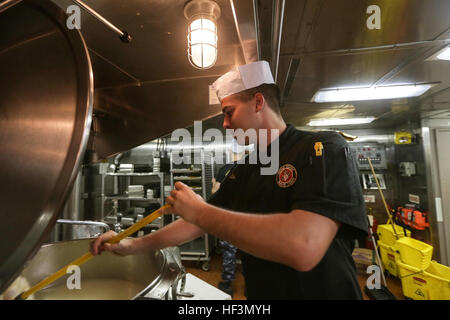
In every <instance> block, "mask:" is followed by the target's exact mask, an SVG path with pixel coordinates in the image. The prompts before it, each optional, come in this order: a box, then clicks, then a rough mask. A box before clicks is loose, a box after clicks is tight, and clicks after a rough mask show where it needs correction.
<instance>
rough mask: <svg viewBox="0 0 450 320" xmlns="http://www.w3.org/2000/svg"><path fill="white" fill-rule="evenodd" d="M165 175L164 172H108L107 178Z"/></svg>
mask: <svg viewBox="0 0 450 320" xmlns="http://www.w3.org/2000/svg"><path fill="white" fill-rule="evenodd" d="M162 174H164V173H163V172H107V173H105V175H106V176H136V177H148V176H157V177H159V176H160V175H162Z"/></svg>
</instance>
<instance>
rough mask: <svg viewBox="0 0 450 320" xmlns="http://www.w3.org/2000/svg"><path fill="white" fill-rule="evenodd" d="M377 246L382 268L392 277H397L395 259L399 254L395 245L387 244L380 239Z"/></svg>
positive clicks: (397, 258)
mask: <svg viewBox="0 0 450 320" xmlns="http://www.w3.org/2000/svg"><path fill="white" fill-rule="evenodd" d="M378 246H379V248H380V258H381V262H382V263H383V267H384V269H385V270H387V271H388V272H389V273H390V274H391V275H393V276H394V277H398V269H397V260H399V259H400V255H399V254H398V252H396V250H395V246H389V245H387V244H385V243H384V242H382V241H378Z"/></svg>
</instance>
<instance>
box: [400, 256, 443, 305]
mask: <svg viewBox="0 0 450 320" xmlns="http://www.w3.org/2000/svg"><path fill="white" fill-rule="evenodd" d="M397 266H398V270H399V275H400V279H401V282H402V289H403V295H404V296H405V297H408V298H411V299H414V300H450V268H449V267H447V266H444V265H442V264H439V263H437V262H436V261H431V262H430V264H429V266H428V268H427V269H426V270H421V269H418V268H415V267H413V266H410V265H408V264H405V263H403V262H401V261H397Z"/></svg>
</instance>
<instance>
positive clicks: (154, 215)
mask: <svg viewBox="0 0 450 320" xmlns="http://www.w3.org/2000/svg"><path fill="white" fill-rule="evenodd" d="M169 207H170V204H166V205H165V206H162V207H161V208H159V209H158V210H156V211H155V212H153V213H152V214H149V215H148V216H147V217H145V218H144V219H142V220H139V221H138V222H136V223H135V224H133V225H132V226H131V227H129V228H128V229H126V230H124V231H122V232H121V233H119V234H118V235H117V236H115V237H113V238H111V239H109V240H108V241H107V242H108V243H118V242H119V241H120V240H122V239H124V238H126V237H128V236H130V235H132V234H133V233H135V232H136V231H138V230H139V229H141V228H142V227H144V226H146V225H147V224H149V223H150V222H152V221H153V220H155V219H157V218H159V217H160V216H161V213H160V211H161V210H163V209H165V208H169ZM92 257H94V256H93V255H92V253H90V252H88V253H86V254H84V255H83V256H81V257H79V258H78V259H76V260H74V261H72V262H71V263H69V264H68V265H66V266H65V267H63V268H61V269H59V270H58V271H56V272H55V273H54V274H52V275H51V276H48V277H47V278H45V279H44V280H42V281H41V282H39V283H38V284H36V285H35V286H33V287H32V288H30V289H28V290H27V291H25V292H23V293H22V294H21V295H20V298H21V299H27V298H28V297H29V296H31V295H32V294H33V293H35V292H37V291H39V290H41V289H42V288H44V287H46V286H47V285H49V284H50V283H52V282H53V281H56V280H57V279H59V278H61V277H62V276H63V275H65V274H67V268H69V267H70V266H79V265H82V264H83V263H85V262H86V261H89V260H90V259H91V258H92Z"/></svg>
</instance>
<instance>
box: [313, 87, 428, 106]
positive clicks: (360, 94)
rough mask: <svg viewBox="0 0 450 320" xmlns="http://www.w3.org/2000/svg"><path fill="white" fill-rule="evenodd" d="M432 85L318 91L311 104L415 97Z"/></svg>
mask: <svg viewBox="0 0 450 320" xmlns="http://www.w3.org/2000/svg"><path fill="white" fill-rule="evenodd" d="M433 85H434V83H425V84H401V85H392V86H382V87H361V88H336V89H320V90H319V91H317V92H316V94H315V95H314V96H313V98H312V99H311V101H312V102H318V103H324V102H342V101H363V100H381V99H397V98H410V97H417V96H420V95H422V94H424V93H425V92H426V91H427V90H428V89H430V88H431V87H432V86H433Z"/></svg>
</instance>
